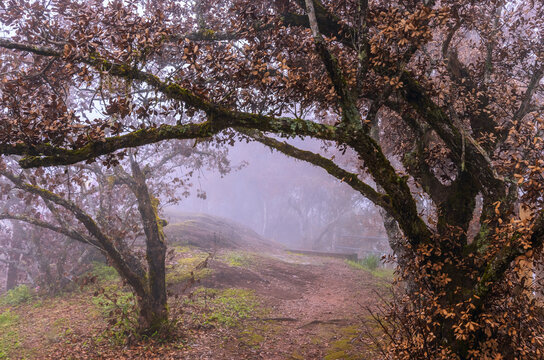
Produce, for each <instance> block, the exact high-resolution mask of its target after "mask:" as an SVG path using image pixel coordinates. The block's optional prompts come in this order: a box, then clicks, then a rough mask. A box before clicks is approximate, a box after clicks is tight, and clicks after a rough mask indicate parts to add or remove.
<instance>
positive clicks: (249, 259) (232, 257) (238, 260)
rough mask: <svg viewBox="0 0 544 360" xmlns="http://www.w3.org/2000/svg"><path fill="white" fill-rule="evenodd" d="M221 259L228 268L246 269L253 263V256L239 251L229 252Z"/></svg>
mask: <svg viewBox="0 0 544 360" xmlns="http://www.w3.org/2000/svg"><path fill="white" fill-rule="evenodd" d="M221 259H222V260H223V261H224V262H225V263H226V264H227V265H229V266H233V267H247V266H249V265H251V264H252V263H253V261H254V259H253V256H252V255H250V254H247V253H244V252H241V251H231V252H228V253H227V254H225V255H223V256H222V257H221Z"/></svg>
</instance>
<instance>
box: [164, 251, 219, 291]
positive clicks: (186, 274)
mask: <svg viewBox="0 0 544 360" xmlns="http://www.w3.org/2000/svg"><path fill="white" fill-rule="evenodd" d="M207 257H208V254H206V253H197V254H193V256H190V257H184V258H181V259H178V260H177V262H176V263H175V264H174V265H169V266H167V267H166V284H167V285H173V284H177V283H181V282H185V281H188V280H189V279H190V278H191V272H192V273H193V276H194V278H195V280H201V279H203V278H205V277H207V276H209V275H210V274H211V273H212V270H211V269H208V268H203V269H198V270H196V266H197V265H199V264H201V263H202V262H203V261H204V260H206V258H207Z"/></svg>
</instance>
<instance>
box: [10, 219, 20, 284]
mask: <svg viewBox="0 0 544 360" xmlns="http://www.w3.org/2000/svg"><path fill="white" fill-rule="evenodd" d="M11 224H12V235H11V241H10V247H11V248H12V249H21V237H22V236H23V228H22V226H21V224H20V223H19V222H18V221H12V222H11ZM20 260H21V254H20V253H19V252H18V251H10V252H9V262H8V269H7V274H6V291H8V290H11V289H13V288H14V287H16V286H17V279H18V276H19V274H18V265H19V261H20Z"/></svg>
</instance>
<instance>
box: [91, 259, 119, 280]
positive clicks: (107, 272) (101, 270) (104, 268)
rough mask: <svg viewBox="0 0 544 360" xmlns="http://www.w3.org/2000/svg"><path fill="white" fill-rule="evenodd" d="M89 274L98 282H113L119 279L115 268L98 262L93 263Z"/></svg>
mask: <svg viewBox="0 0 544 360" xmlns="http://www.w3.org/2000/svg"><path fill="white" fill-rule="evenodd" d="M91 273H93V274H94V275H95V276H96V277H97V280H99V281H115V280H118V279H119V273H118V272H117V270H115V268H113V267H111V266H108V265H106V264H104V263H101V262H98V261H93V269H92V270H91Z"/></svg>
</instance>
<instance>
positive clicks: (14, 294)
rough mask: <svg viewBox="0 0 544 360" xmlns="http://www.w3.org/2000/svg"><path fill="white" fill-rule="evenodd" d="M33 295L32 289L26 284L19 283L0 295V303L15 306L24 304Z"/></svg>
mask: <svg viewBox="0 0 544 360" xmlns="http://www.w3.org/2000/svg"><path fill="white" fill-rule="evenodd" d="M34 296H35V294H34V291H33V290H32V289H30V288H29V287H28V286H26V285H19V286H17V287H14V288H13V289H11V290H9V291H8V292H7V293H5V294H4V295H2V297H0V305H8V306H16V305H20V304H24V303H27V302H30V300H32V299H33V298H34Z"/></svg>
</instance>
